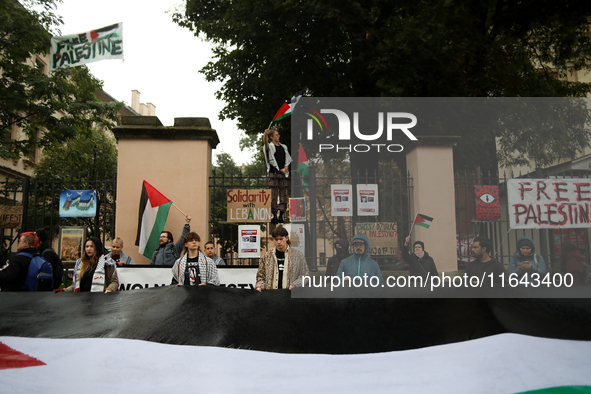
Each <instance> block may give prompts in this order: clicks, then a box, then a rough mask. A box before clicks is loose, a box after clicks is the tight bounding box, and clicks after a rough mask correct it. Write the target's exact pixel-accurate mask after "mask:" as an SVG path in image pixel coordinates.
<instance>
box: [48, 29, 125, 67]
mask: <svg viewBox="0 0 591 394" xmlns="http://www.w3.org/2000/svg"><path fill="white" fill-rule="evenodd" d="M49 57H50V66H49V67H50V70H51V71H54V70H56V69H58V68H61V67H75V66H80V65H83V64H87V63H92V62H98V61H99V60H105V59H123V23H115V24H114V25H110V26H105V27H102V28H100V29H95V30H90V31H86V32H82V33H76V34H68V35H66V36H60V37H52V38H51V48H50V53H49Z"/></svg>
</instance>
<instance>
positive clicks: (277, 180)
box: [263, 129, 291, 224]
mask: <svg viewBox="0 0 591 394" xmlns="http://www.w3.org/2000/svg"><path fill="white" fill-rule="evenodd" d="M263 142H264V143H265V145H264V148H263V155H264V156H265V163H266V164H267V176H268V177H269V186H271V214H272V218H271V223H273V224H277V223H284V222H285V220H284V218H283V214H284V213H285V209H286V204H287V187H288V185H289V183H288V181H287V178H289V164H290V163H291V156H290V155H289V151H288V150H287V146H285V145H284V144H282V143H280V142H279V131H277V130H276V129H267V130H265V134H264V136H263ZM269 142H270V143H269ZM278 195H279V203H277V196H278ZM277 212H279V216H277Z"/></svg>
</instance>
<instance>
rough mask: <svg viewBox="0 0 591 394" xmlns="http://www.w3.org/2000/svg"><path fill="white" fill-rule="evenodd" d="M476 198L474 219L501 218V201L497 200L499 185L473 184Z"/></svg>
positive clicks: (488, 219) (490, 219)
mask: <svg viewBox="0 0 591 394" xmlns="http://www.w3.org/2000/svg"><path fill="white" fill-rule="evenodd" d="M474 195H475V199H476V213H475V220H477V221H499V220H501V202H500V201H499V187H498V186H493V185H475V186H474Z"/></svg>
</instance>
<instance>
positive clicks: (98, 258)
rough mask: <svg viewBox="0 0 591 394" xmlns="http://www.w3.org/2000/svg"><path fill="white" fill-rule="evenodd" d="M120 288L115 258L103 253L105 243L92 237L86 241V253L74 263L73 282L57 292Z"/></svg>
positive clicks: (108, 290) (112, 290) (106, 290)
mask: <svg viewBox="0 0 591 394" xmlns="http://www.w3.org/2000/svg"><path fill="white" fill-rule="evenodd" d="M118 288H119V278H118V277H117V269H116V266H115V262H114V261H113V259H111V258H108V257H107V256H105V255H104V254H103V243H102V242H101V241H100V239H98V238H96V237H90V238H88V239H87V240H86V242H85V243H84V253H83V254H82V257H81V258H79V259H78V260H77V261H76V264H75V265H74V274H73V275H72V284H71V285H70V286H68V287H66V288H65V289H57V290H56V291H55V292H56V293H58V292H64V291H66V292H76V293H77V292H93V293H95V292H97V293H98V292H104V293H105V294H106V293H111V292H114V291H117V290H118Z"/></svg>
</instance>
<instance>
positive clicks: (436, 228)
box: [404, 136, 459, 272]
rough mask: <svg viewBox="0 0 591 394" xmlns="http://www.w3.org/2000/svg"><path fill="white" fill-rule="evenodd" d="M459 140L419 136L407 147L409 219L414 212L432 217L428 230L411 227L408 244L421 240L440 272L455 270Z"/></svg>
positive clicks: (413, 216) (456, 138)
mask: <svg viewBox="0 0 591 394" xmlns="http://www.w3.org/2000/svg"><path fill="white" fill-rule="evenodd" d="M458 139H459V137H429V136H422V137H419V141H418V142H417V143H416V144H415V145H413V146H412V147H411V148H409V149H408V150H406V166H407V170H408V172H409V173H410V177H411V178H412V180H413V192H412V199H411V204H410V216H411V220H414V218H415V215H416V213H417V212H418V213H422V214H424V215H427V216H431V217H432V218H433V224H432V225H431V227H430V228H428V229H425V228H423V227H420V226H414V229H413V231H412V234H411V246H412V243H414V241H417V240H420V241H423V242H424V243H425V250H426V251H427V252H428V253H429V255H430V256H432V257H433V260H435V264H436V265H437V270H438V271H439V272H450V271H457V269H458V268H457V266H458V265H457V252H456V202H455V186H454V171H453V147H454V146H455V145H456V141H457V140H458ZM407 235H408V234H405V235H404V236H405V237H406V236H407ZM411 252H412V251H411Z"/></svg>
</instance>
